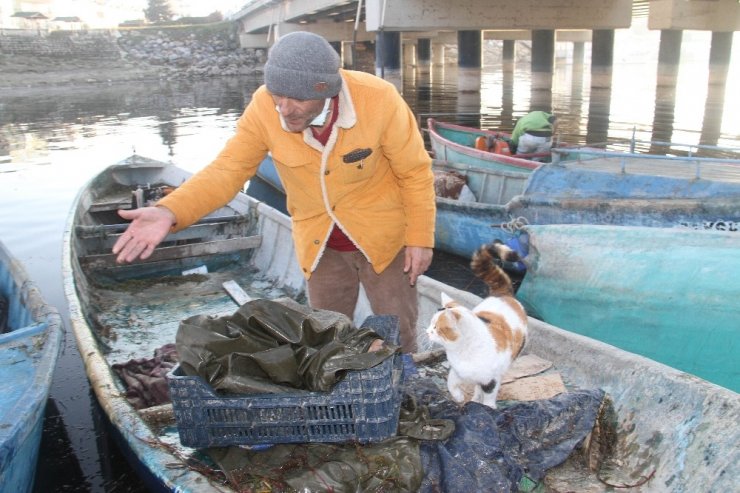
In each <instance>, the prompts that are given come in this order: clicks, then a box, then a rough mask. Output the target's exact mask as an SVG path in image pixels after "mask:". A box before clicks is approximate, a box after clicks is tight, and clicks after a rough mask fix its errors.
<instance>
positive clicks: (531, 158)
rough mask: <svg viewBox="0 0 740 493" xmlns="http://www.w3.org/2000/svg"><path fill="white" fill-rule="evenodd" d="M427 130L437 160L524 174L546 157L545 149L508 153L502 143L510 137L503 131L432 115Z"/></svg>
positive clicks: (548, 154) (507, 149) (546, 158)
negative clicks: (514, 153)
mask: <svg viewBox="0 0 740 493" xmlns="http://www.w3.org/2000/svg"><path fill="white" fill-rule="evenodd" d="M427 132H428V133H429V142H430V145H431V148H432V154H433V155H434V157H435V158H436V159H439V160H441V161H450V162H455V163H462V164H469V165H474V166H478V167H484V168H488V169H492V170H502V171H520V172H525V173H526V172H530V171H532V170H534V169H536V168H537V167H538V166H539V165H540V164H541V163H542V162H543V161H549V160H550V153H549V152H547V153H537V154H519V155H512V153H511V150H510V149H509V147H508V144H506V142H507V141H508V140H509V139H511V134H510V133H507V132H497V131H494V130H485V129H476V128H472V127H466V126H463V125H456V124H453V123H445V122H440V121H438V120H436V119H435V118H428V119H427Z"/></svg>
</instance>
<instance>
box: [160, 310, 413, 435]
mask: <svg viewBox="0 0 740 493" xmlns="http://www.w3.org/2000/svg"><path fill="white" fill-rule="evenodd" d="M362 326H363V327H367V328H371V329H373V330H374V331H375V332H377V333H378V334H379V335H380V336H381V337H383V338H384V339H385V340H386V341H389V342H391V343H394V344H398V341H399V328H398V317H395V316H390V315H379V316H378V315H374V316H371V317H368V318H367V319H366V320H365V322H364V323H363V324H362ZM402 378H403V364H402V362H401V357H400V354H398V353H397V354H395V355H394V356H393V357H391V358H388V359H386V360H385V361H383V362H382V363H381V364H379V365H377V366H375V367H373V368H369V369H367V370H359V371H348V372H347V374H346V375H345V377H344V378H343V379H342V380H341V381H340V382H339V383H337V384H336V385H335V386H334V388H333V389H332V390H331V392H307V391H304V392H301V391H296V393H290V394H250V395H239V396H222V395H219V394H217V393H215V392H214V391H213V389H212V388H211V387H210V386H209V385H208V384H207V383H205V381H203V379H202V378H200V377H198V376H193V377H191V376H186V375H183V374H182V372H181V370H180V367H179V365H178V366H177V367H175V368H174V369H173V370H172V371H171V372H170V373H169V374H168V375H167V381H168V384H169V388H170V396H171V398H172V405H173V408H174V412H175V419H176V421H177V428H178V431H179V434H180V442H181V443H182V444H183V445H185V446H187V447H194V448H205V447H221V446H228V445H256V444H274V443H304V442H347V441H358V442H361V443H369V442H378V441H381V440H385V439H386V438H390V437H392V436H395V435H396V431H397V428H398V414H399V411H400V405H401V395H400V383H401V381H402Z"/></svg>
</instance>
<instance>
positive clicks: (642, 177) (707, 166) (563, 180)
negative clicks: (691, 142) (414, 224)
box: [434, 155, 740, 257]
mask: <svg viewBox="0 0 740 493" xmlns="http://www.w3.org/2000/svg"><path fill="white" fill-rule="evenodd" d="M627 159H632V161H630V162H629V165H628V166H627V167H626V171H621V169H622V166H623V163H624V162H625V160H627ZM699 163H700V165H701V169H702V175H701V178H699V179H697V178H696V177H695V173H696V171H695V167H696V161H695V160H693V159H690V158H680V157H675V158H671V159H666V158H664V159H656V158H654V157H645V156H642V155H639V157H638V155H633V156H631V157H630V156H628V155H623V156H619V157H611V156H610V157H609V158H608V159H603V160H593V161H592V162H591V164H588V162H575V161H574V162H571V161H562V162H559V163H552V164H544V165H541V166H540V167H539V168H537V169H536V170H534V171H533V172H531V173H521V172H519V173H517V172H504V171H498V170H490V169H487V168H481V167H478V166H473V165H466V164H460V163H449V162H439V161H436V162H435V164H434V169H435V171H436V172H437V173H441V174H450V173H452V174H456V175H457V176H460V177H462V179H463V180H464V181H465V183H466V185H467V186H468V188H469V189H470V190H471V192H472V197H473V198H474V199H475V201H464V200H455V199H451V198H444V197H438V198H437V219H436V234H435V239H436V245H437V248H439V249H441V250H443V251H446V252H449V253H453V254H456V255H461V256H466V257H468V256H470V255H471V254H472V253H473V251H475V249H476V248H478V246H480V245H481V244H483V243H486V242H488V241H491V240H493V239H499V240H502V241H508V240H509V239H511V238H512V236H513V233H514V232H515V230H516V229H518V228H519V227H521V226H522V225H525V224H601V225H621V226H643V227H659V228H678V229H685V228H688V229H702V230H704V229H709V230H712V229H713V230H723V231H730V232H735V233H737V232H738V229H740V161H738V162H734V161H729V162H728V161H722V162H717V161H716V160H713V159H710V158H706V159H703V158H702V159H700V160H699ZM661 169H663V170H667V172H665V173H663V172H662V171H661Z"/></svg>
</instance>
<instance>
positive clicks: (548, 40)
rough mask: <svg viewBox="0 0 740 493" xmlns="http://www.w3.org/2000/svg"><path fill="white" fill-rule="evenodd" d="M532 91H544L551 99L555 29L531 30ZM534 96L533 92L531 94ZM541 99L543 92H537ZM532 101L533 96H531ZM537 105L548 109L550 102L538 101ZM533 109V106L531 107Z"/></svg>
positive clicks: (542, 108)
mask: <svg viewBox="0 0 740 493" xmlns="http://www.w3.org/2000/svg"><path fill="white" fill-rule="evenodd" d="M531 66H532V86H531V89H532V91H542V90H543V91H546V92H547V94H548V95H549V97H548V99H549V101H550V102H551V101H552V99H551V97H552V94H551V90H552V74H553V69H554V66H555V31H554V30H552V29H536V30H534V31H532V62H531ZM532 95H533V96H534V92H533V94H532ZM537 96H538V97H539V98H540V99H542V97H544V96H546V95H545V94H537ZM533 102H534V98H533ZM538 106H539V107H538V108H536V109H541V110H543V111H548V110H549V107H550V104H549V103H548V104H546V105H545V101H540V103H539V105H538ZM533 109H535V108H533Z"/></svg>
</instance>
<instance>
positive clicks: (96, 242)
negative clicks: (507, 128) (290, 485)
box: [63, 156, 740, 493]
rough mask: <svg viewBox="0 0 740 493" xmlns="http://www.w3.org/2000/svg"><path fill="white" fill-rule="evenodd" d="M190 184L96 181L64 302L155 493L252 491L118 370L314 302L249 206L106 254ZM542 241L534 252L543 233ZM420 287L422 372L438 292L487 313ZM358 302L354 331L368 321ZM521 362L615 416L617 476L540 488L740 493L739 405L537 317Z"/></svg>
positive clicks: (144, 173) (284, 250)
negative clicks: (597, 400)
mask: <svg viewBox="0 0 740 493" xmlns="http://www.w3.org/2000/svg"><path fill="white" fill-rule="evenodd" d="M188 176H189V174H188V173H187V172H185V171H183V170H182V169H180V168H178V167H176V166H175V165H173V164H168V163H163V162H159V161H155V160H151V159H146V158H143V157H141V156H133V157H131V158H128V159H126V160H124V161H122V162H121V163H118V164H117V165H113V166H110V167H108V168H106V169H105V170H103V171H102V172H101V173H100V174H99V175H98V176H96V177H95V178H94V179H93V180H91V182H90V183H88V185H87V186H86V187H84V188H83V189H82V190H81V191H80V193H79V195H78V198H77V200H76V201H75V204H74V206H73V208H72V210H71V212H70V219H69V222H68V225H67V228H66V231H65V240H64V266H63V271H64V287H65V293H66V295H67V299H68V301H69V306H70V315H71V321H72V329H73V331H74V334H75V338H76V340H77V344H78V347H79V352H80V355H81V356H82V358H83V361H84V364H85V369H86V373H87V376H88V379H89V380H90V384H91V388H92V390H93V392H94V393H95V396H96V398H97V400H98V402H99V403H100V405H101V409H102V412H103V416H104V417H105V418H106V420H107V421H108V423H109V424H110V426H111V427H112V429H113V431H114V433H113V436H115V437H116V438H117V439H118V440H119V443H120V444H121V446H122V448H123V450H124V451H125V453H126V456H127V458H128V459H129V460H130V461H131V462H132V464H133V465H134V467H135V469H136V470H137V471H138V472H139V473H140V474H141V476H142V478H143V479H144V481H145V482H146V483H147V485H148V486H149V488H150V489H151V491H172V492H175V491H176V492H178V493H184V492H193V493H196V492H197V493H205V492H221V493H223V492H233V491H243V489H244V485H239V484H234V483H233V482H229V481H226V478H224V475H223V473H222V472H221V471H219V470H214V469H213V466H212V464H211V463H209V462H207V461H204V460H203V457H204V450H196V449H192V448H189V447H185V446H183V445H182V444H181V442H180V439H179V437H178V430H177V426H176V425H177V422H176V421H175V419H174V416H173V410H172V405H171V404H169V403H162V404H157V405H150V406H144V407H140V408H138V409H137V408H135V407H134V406H133V405H132V403H131V402H130V401H129V400H128V399H127V398H126V391H127V390H128V389H127V387H126V385H125V383H124V381H123V380H122V378H121V377H120V375H119V374H118V373H116V372H115V371H114V368H113V366H114V365H115V364H116V363H122V362H125V361H128V360H132V359H133V360H136V359H139V358H142V359H144V360H148V359H151V358H152V357H153V355H154V353H155V350H157V349H158V348H160V347H162V345H163V344H166V343H171V342H174V340H175V335H176V333H177V328H178V325H179V323H180V321H182V320H184V319H186V318H188V317H191V316H193V315H198V314H201V315H212V316H221V315H225V314H232V313H234V311H235V310H237V308H238V307H239V306H240V303H241V302H242V301H240V298H239V296H234V295H233V293H234V289H233V287H234V286H236V287H241V288H243V290H244V291H246V294H247V295H248V296H249V297H251V298H267V299H273V298H277V297H281V296H288V297H290V298H292V299H294V300H297V301H299V302H305V281H304V277H303V275H302V272H301V270H300V268H299V267H298V265H297V261H296V256H295V252H294V250H293V242H292V239H291V220H290V218H289V217H287V216H286V215H284V214H282V213H280V212H279V211H277V210H275V209H274V208H272V207H270V206H268V205H267V204H265V203H262V202H260V201H257V200H255V199H254V198H252V197H249V196H247V195H245V194H241V193H240V194H238V195H237V196H236V197H235V198H234V200H233V201H232V202H230V203H229V204H228V205H227V206H226V207H224V208H222V209H220V210H219V211H217V212H215V213H214V214H212V215H210V216H208V217H206V218H204V219H203V220H201V221H199V222H198V223H197V224H194V225H193V226H191V227H189V228H186V229H185V230H183V231H179V232H177V233H174V234H171V235H169V236H168V237H167V238H166V239H165V241H164V243H163V244H162V245H160V246H159V247H158V248H157V249H155V251H154V253H153V255H152V257H151V258H149V259H148V260H147V261H142V262H137V263H133V264H124V265H121V264H117V263H116V261H115V257H114V256H113V255H112V254H111V253H110V249H111V247H112V245H113V243H114V242H115V241H116V239H117V238H118V236H119V235H120V234H122V232H123V231H124V230H125V228H126V223H125V222H124V221H122V220H121V219H120V217H119V216H118V215H117V214H116V210H118V209H119V208H130V207H132V206H133V204H134V201H133V199H132V197H133V196H137V194H141V193H142V192H143V195H144V201H145V202H146V201H147V200H156V197H157V190H159V189H160V187H172V186H178V185H179V184H181V183H182V182H183V180H185V179H187V177H188ZM137 202H138V198H137ZM532 242H533V243H537V242H538V237H537V236H536V234H533V238H532ZM535 247H536V245H535ZM534 252H535V250H534V247H533V258H534ZM533 269H534V270H536V267H535V268H533ZM227 285H229V286H230V287H231V288H229V289H227V288H226V286H227ZM418 288H419V292H418V293H419V294H418V299H417V301H418V307H419V321H418V326H417V334H418V344H419V347H420V350H421V351H422V352H420V353H419V354H416V355H412V359H417V357H419V358H418V359H421V356H422V355H423V354H424V353H423V352H424V351H427V350H435V347H434V346H433V345H432V344H431V343H430V341H429V340H428V339H427V337H426V331H425V330H424V329H425V328H426V325H427V324H428V323H429V321H430V319H431V317H432V316H433V314H434V313H436V312H437V309H438V307H439V304H440V297H441V292H445V293H447V294H448V295H449V296H452V297H453V298H455V299H457V300H458V301H459V302H460V303H463V304H465V305H468V306H473V305H474V304H477V303H478V302H479V301H480V298H479V297H477V296H475V295H474V294H472V293H469V292H466V291H462V290H459V289H455V288H454V287H452V286H450V285H447V284H444V283H441V282H439V281H436V280H433V279H431V278H429V277H426V276H421V277H420V278H419V280H418ZM237 292H238V290H237ZM361 299H362V302H361V304H360V307H359V308H358V311H357V312H356V313H355V320H356V321H361V320H365V318H366V317H367V316H369V315H372V311H371V310H370V308H369V304H368V303H367V300H366V299H364V298H361ZM630 329H631V327H629V326H623V327H620V328H619V330H620V331H627V330H630ZM525 353H526V354H527V355H532V356H537V357H539V358H540V359H543V360H545V361H547V362H549V363H550V364H551V368H550V369H549V370H546V374H549V375H555V376H560V377H562V380H563V381H564V382H565V383H566V386H567V388H566V390H565V393H566V394H567V393H569V392H570V391H577V390H579V389H584V390H598V389H601V390H603V392H605V393H606V395H607V397H608V401H609V403H610V404H609V406H608V407H609V409H610V413H607V414H605V416H606V418H605V421H604V422H603V423H602V424H604V425H608V428H609V429H611V430H612V431H613V433H608V434H604V433H601V434H600V436H602V437H606V439H607V440H608V443H607V442H604V443H605V444H607V445H608V448H609V460H610V461H612V462H610V463H615V464H619V467H618V468H617V470H609V471H607V470H606V469H605V467H602V463H601V462H598V463H597V464H596V465H595V466H594V469H593V470H591V469H589V468H588V467H586V466H585V463H584V462H583V461H582V460H581V458H580V457H581V456H580V455H578V456H577V457H574V458H573V460H567V461H566V462H559V463H557V464H552V465H551V466H552V467H549V468H548V469H547V472H546V475H545V476H544V478H543V480H542V485H543V486H542V487H543V488H544V487H545V486H544V485H550V486H553V485H557V488H559V489H561V490H562V491H595V492H606V491H612V489H613V487H612V486H607V485H606V484H604V482H603V481H604V477H605V476H604V475H605V474H606V475H607V476H608V477H609V479H610V481H611V483H612V484H618V485H619V484H638V483H639V484H638V485H636V486H635V487H634V488H633V489H632V490H631V491H637V492H648V491H650V492H652V491H730V490H732V488H734V484H735V481H736V478H737V477H738V474H740V460H738V454H739V452H738V449H737V443H738V441H739V440H740V430H738V428H737V426H736V425H737V422H738V420H739V419H740V396H739V395H738V394H737V393H735V392H732V391H730V390H727V389H725V388H722V387H720V386H717V385H714V384H711V383H709V382H707V381H706V380H703V379H700V378H698V377H695V376H692V375H690V374H687V373H685V372H683V371H680V370H676V369H673V368H670V367H668V366H665V365H663V364H660V363H657V362H655V361H652V360H650V359H647V358H644V357H642V356H639V355H636V354H634V353H629V352H626V351H624V350H622V349H618V348H617V347H615V346H612V345H608V344H605V343H602V342H599V341H596V340H594V339H591V338H588V337H584V336H582V335H579V334H576V333H574V332H570V331H566V330H563V329H560V328H557V327H555V326H553V325H550V324H548V323H545V322H542V321H540V320H537V319H535V318H530V319H529V337H528V343H527V346H526V348H525ZM466 407H468V406H466ZM611 413H613V414H611ZM554 419H557V417H555V418H554ZM231 425H232V423H231V422H228V423H227V422H224V426H231ZM591 448H594V447H591ZM596 448H598V447H596ZM578 453H579V454H580V453H581V452H578ZM584 453H585V452H584ZM574 454H575V452H574ZM706 457H711V460H706ZM491 460H492V461H493V459H491ZM294 462H295V461H294ZM495 465H496V464H495V463H493V462H492V463H491V464H490V466H491V467H495ZM486 466H487V465H486V464H484V463H482V464H481V465H480V467H481V468H485V467H486ZM477 468H478V467H476V469H477ZM231 479H233V478H231ZM347 491H356V489H349V490H347Z"/></svg>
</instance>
